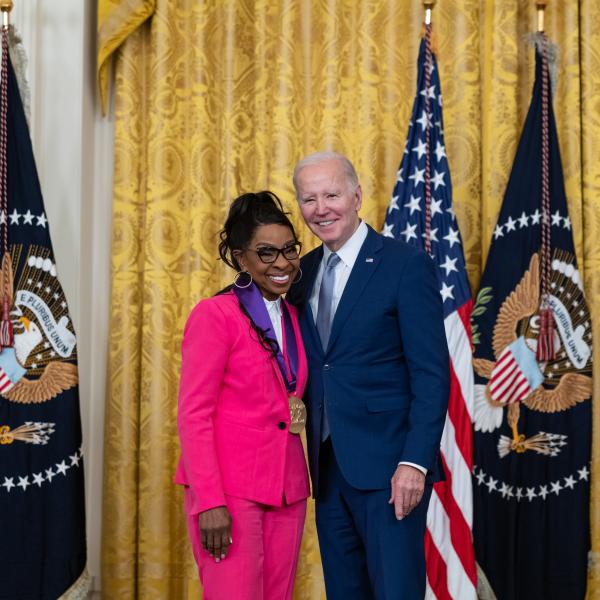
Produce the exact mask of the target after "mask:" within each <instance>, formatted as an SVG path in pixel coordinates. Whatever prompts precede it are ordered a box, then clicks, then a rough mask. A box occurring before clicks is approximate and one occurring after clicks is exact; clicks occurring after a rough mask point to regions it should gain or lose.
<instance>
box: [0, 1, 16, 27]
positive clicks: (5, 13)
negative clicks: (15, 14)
mask: <svg viewBox="0 0 600 600" xmlns="http://www.w3.org/2000/svg"><path fill="white" fill-rule="evenodd" d="M12 9H13V0H0V11H2V25H3V26H4V27H8V25H9V23H10V11H11V10H12Z"/></svg>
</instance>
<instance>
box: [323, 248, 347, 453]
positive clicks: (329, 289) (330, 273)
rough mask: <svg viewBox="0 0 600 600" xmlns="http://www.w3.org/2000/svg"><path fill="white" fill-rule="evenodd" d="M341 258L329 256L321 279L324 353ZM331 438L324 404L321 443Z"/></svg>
mask: <svg viewBox="0 0 600 600" xmlns="http://www.w3.org/2000/svg"><path fill="white" fill-rule="evenodd" d="M340 260H341V259H340V257H339V256H338V255H337V254H335V252H333V253H331V254H330V255H329V258H328V259H327V264H326V266H325V271H324V272H323V279H321V289H320V290H319V306H318V308H317V331H318V332H319V337H320V338H321V345H322V346H323V351H324V352H325V351H326V350H327V344H328V343H329V334H330V333H331V322H332V320H333V318H332V316H333V315H332V314H331V313H332V311H331V308H332V307H331V304H332V300H333V286H334V285H335V267H336V266H337V265H338V263H339V262H340ZM328 437H329V420H328V419H327V409H326V406H325V402H323V422H322V425H321V441H323V442H324V441H325V440H326V439H327V438H328Z"/></svg>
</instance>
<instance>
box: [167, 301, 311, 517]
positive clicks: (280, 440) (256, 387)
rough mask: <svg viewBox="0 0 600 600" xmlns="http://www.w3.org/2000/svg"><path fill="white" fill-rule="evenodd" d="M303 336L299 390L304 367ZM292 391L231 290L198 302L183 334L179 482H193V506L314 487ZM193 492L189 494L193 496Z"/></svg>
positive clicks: (295, 496) (292, 494)
mask: <svg viewBox="0 0 600 600" xmlns="http://www.w3.org/2000/svg"><path fill="white" fill-rule="evenodd" d="M287 306H288V309H289V311H290V314H291V317H292V324H293V328H294V331H295V333H296V338H297V340H298V355H299V356H298V363H299V364H298V373H297V389H296V395H297V396H298V397H300V398H301V397H302V394H303V393H304V388H305V386H306V377H307V367H306V356H305V353H304V345H303V343H302V338H301V335H300V328H299V326H298V317H297V313H296V310H295V309H294V307H293V306H291V305H289V304H288V305H287ZM289 423H290V411H289V406H288V394H287V391H286V388H285V384H284V381H283V378H282V376H281V373H280V371H279V369H278V367H277V362H276V360H275V359H274V358H272V357H271V356H270V355H269V353H268V352H267V351H266V350H265V349H264V348H262V347H261V345H260V342H259V341H258V337H257V335H256V332H255V331H254V330H253V329H252V328H251V326H250V321H249V319H248V317H246V316H245V315H244V314H243V313H242V312H241V310H240V307H239V303H238V299H237V297H236V296H235V294H233V292H229V293H225V294H222V295H220V296H214V297H213V298H208V299H206V300H202V301H201V302H199V303H198V304H197V305H196V307H195V308H194V310H193V311H192V313H191V314H190V317H189V319H188V321H187V324H186V326H185V330H184V334H183V344H182V365H181V379H180V384H179V410H178V416H177V425H178V428H179V438H180V442H181V457H180V459H179V465H178V467H177V472H176V474H175V483H178V484H182V485H185V486H188V489H187V492H186V495H187V496H188V498H187V499H186V507H187V510H188V513H189V514H196V513H199V512H202V511H205V510H208V509H209V508H214V507H215V506H221V505H226V504H227V503H226V501H225V494H228V495H231V496H236V497H240V498H246V499H248V500H253V501H255V502H259V503H262V504H267V505H271V506H281V505H282V503H283V498H284V495H285V500H286V502H287V503H288V504H291V503H293V502H296V501H298V500H301V499H303V498H306V497H307V496H308V495H309V484H308V472H307V469H306V461H305V458H304V450H303V447H302V442H301V440H300V436H298V435H294V434H292V433H289V431H288V429H289ZM190 497H191V500H190Z"/></svg>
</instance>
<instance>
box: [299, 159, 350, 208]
mask: <svg viewBox="0 0 600 600" xmlns="http://www.w3.org/2000/svg"><path fill="white" fill-rule="evenodd" d="M329 160H337V161H339V162H340V163H341V165H342V168H343V169H344V173H345V175H346V179H347V180H348V183H349V184H350V185H351V186H352V187H356V186H357V185H358V175H357V174H356V169H355V168H354V165H353V164H352V163H351V162H350V161H349V160H348V159H347V158H346V157H345V156H344V155H343V154H339V153H338V152H333V151H327V152H314V153H313V154H309V155H308V156H305V157H304V158H303V159H302V160H301V161H300V162H299V163H298V164H297V165H296V167H295V169H294V175H293V177H292V182H293V183H294V189H295V190H296V197H297V196H298V175H299V174H300V171H302V169H304V167H308V166H311V165H319V164H321V163H324V162H327V161H329Z"/></svg>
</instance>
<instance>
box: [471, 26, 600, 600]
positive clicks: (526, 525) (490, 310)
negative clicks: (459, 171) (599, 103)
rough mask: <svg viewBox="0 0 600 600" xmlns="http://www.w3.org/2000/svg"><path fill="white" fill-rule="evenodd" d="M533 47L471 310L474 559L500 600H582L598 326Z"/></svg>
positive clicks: (544, 67)
mask: <svg viewBox="0 0 600 600" xmlns="http://www.w3.org/2000/svg"><path fill="white" fill-rule="evenodd" d="M536 48H537V49H536V75H535V84H534V89H533V98H532V100H531V105H530V108H529V112H528V115H527V119H526V121H525V125H524V128H523V133H522V135H521V140H520V142H519V146H518V148H517V153H516V156H515V160H514V164H513V168H512V172H511V175H510V179H509V182H508V186H507V189H506V193H505V196H504V201H503V204H502V207H501V210H500V215H499V217H498V222H497V225H496V228H495V230H494V233H493V239H492V243H491V247H490V252H489V256H488V259H487V264H486V267H485V270H484V273H483V276H482V279H481V287H480V290H479V293H478V296H477V298H476V303H475V308H474V312H473V315H474V316H473V330H474V334H473V335H474V342H475V359H474V367H475V371H476V391H475V419H474V425H475V457H474V462H475V465H474V482H475V483H474V488H475V490H474V491H475V496H474V498H475V527H474V533H475V550H476V558H477V561H478V564H479V565H480V567H481V568H482V570H483V572H484V574H485V576H486V579H487V583H488V584H489V586H491V589H492V591H493V593H494V594H495V596H496V597H497V598H498V599H499V600H512V599H517V598H519V599H520V598H544V599H546V600H551V599H553V598H556V599H557V600H558V599H561V600H562V599H564V598H569V599H573V600H575V599H577V598H584V597H585V590H586V574H587V554H588V549H589V507H588V504H589V492H590V487H589V475H590V471H589V467H590V444H591V402H590V395H591V391H592V380H591V367H592V339H591V324H590V315H589V312H588V308H587V306H586V302H585V297H584V288H583V282H582V278H581V273H580V272H579V270H578V267H577V259H576V256H575V248H574V244H573V234H572V225H571V220H570V219H569V211H568V207H567V199H566V196H565V189H564V182H563V174H562V167H561V160H560V152H559V145H558V137H557V132H556V125H555V121H554V113H553V110H552V90H551V85H550V81H549V69H548V63H549V58H550V57H551V56H552V54H553V51H552V48H551V46H550V44H549V42H548V39H547V38H546V37H545V36H544V35H543V34H538V35H537V37H536ZM488 592H489V590H488ZM486 597H487V596H486ZM490 597H491V596H490Z"/></svg>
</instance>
